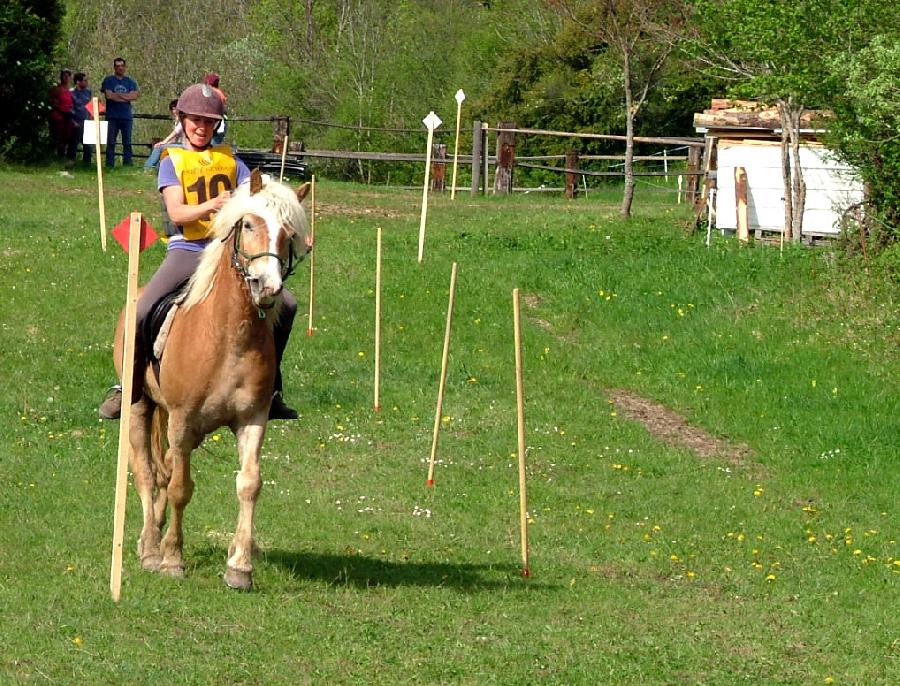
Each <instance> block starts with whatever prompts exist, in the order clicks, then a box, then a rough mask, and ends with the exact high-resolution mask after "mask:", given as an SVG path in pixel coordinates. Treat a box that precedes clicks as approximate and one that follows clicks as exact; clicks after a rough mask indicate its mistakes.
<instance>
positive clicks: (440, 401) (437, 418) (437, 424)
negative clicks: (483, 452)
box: [425, 262, 456, 486]
mask: <svg viewBox="0 0 900 686" xmlns="http://www.w3.org/2000/svg"><path fill="white" fill-rule="evenodd" d="M455 299H456V262H454V263H453V268H452V269H451V270H450V299H449V301H448V303H447V327H446V329H445V330H444V352H443V355H441V381H440V383H439V385H438V398H437V409H436V410H435V411H434V433H433V434H432V436H431V457H430V458H429V460H428V480H427V481H426V482H425V484H426V485H427V486H434V461H435V456H436V455H437V446H438V434H439V433H440V430H441V415H442V412H443V407H444V386H445V385H446V383H447V360H448V359H449V357H450V327H451V323H452V322H453V303H454V301H455Z"/></svg>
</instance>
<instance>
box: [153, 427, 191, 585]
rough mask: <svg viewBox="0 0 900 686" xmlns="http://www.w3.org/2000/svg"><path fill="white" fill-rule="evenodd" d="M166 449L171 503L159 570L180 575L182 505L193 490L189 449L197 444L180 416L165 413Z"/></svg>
mask: <svg viewBox="0 0 900 686" xmlns="http://www.w3.org/2000/svg"><path fill="white" fill-rule="evenodd" d="M168 434H169V449H168V450H167V451H166V458H165V465H166V466H167V467H169V468H170V469H171V477H170V478H169V488H168V492H167V495H168V500H169V505H170V506H171V513H170V514H171V517H170V519H169V528H168V529H166V535H165V536H163V539H162V543H161V545H160V549H161V551H162V555H163V558H162V564H161V565H160V568H159V569H160V571H161V572H163V573H165V574H169V575H170V576H184V553H183V546H184V534H183V530H182V524H183V521H184V509H185V508H186V507H187V505H188V503H189V502H190V501H191V496H192V495H193V493H194V482H193V480H192V479H191V452H193V450H194V448H196V447H197V446H198V445H199V444H200V440H199V439H197V437H195V436H194V435H193V434H192V433H191V432H190V431H188V430H187V429H186V427H185V425H184V422H183V421H182V420H181V419H180V417H175V416H174V415H171V416H170V417H169V431H168Z"/></svg>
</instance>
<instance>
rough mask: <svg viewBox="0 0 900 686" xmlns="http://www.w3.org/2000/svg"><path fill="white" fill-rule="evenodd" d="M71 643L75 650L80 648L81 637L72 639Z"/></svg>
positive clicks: (82, 642)
mask: <svg viewBox="0 0 900 686" xmlns="http://www.w3.org/2000/svg"><path fill="white" fill-rule="evenodd" d="M72 643H73V644H75V647H76V648H80V647H81V646H82V645H84V641H83V640H82V638H81V636H76V637H75V638H73V639H72Z"/></svg>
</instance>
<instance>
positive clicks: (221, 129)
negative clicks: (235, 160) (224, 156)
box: [205, 72, 228, 145]
mask: <svg viewBox="0 0 900 686" xmlns="http://www.w3.org/2000/svg"><path fill="white" fill-rule="evenodd" d="M205 80H206V83H207V85H209V86H212V89H213V91H215V93H216V95H218V96H219V98H220V99H221V100H222V121H221V122H219V125H218V126H217V127H216V132H215V134H214V135H213V139H212V144H213V145H221V144H222V141H224V140H225V132H226V131H227V130H228V117H227V116H226V115H225V108H226V106H227V105H228V96H227V95H225V91H223V90H222V89H221V88H219V75H218V74H216V73H215V72H210V73H209V74H207V75H206V79H205Z"/></svg>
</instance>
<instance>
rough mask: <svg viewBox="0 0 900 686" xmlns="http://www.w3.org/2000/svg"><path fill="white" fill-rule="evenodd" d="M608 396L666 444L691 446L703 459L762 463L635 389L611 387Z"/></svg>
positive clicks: (742, 464) (745, 448)
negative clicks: (641, 394)
mask: <svg viewBox="0 0 900 686" xmlns="http://www.w3.org/2000/svg"><path fill="white" fill-rule="evenodd" d="M606 395H607V396H608V397H609V399H610V400H612V401H613V403H615V405H616V407H617V408H618V409H619V411H620V412H622V414H623V415H624V416H626V417H627V418H629V419H633V420H634V421H637V422H640V423H641V424H643V425H644V427H645V428H646V429H647V431H649V432H650V433H651V434H652V435H653V436H655V437H656V438H658V439H659V440H660V441H662V442H663V443H665V444H666V445H671V446H674V447H681V448H689V449H690V450H693V451H694V452H695V453H697V455H699V456H700V457H703V458H718V459H723V460H725V461H726V462H728V463H729V464H732V465H734V466H737V467H748V466H750V465H752V466H753V467H754V470H756V469H757V468H758V467H759V465H756V464H754V463H753V451H752V450H751V449H750V447H749V446H747V445H745V444H743V443H741V444H734V443H731V442H729V441H726V440H723V439H721V438H716V437H715V436H713V435H711V434H709V433H707V432H706V431H704V430H703V429H699V428H697V427H695V426H690V425H689V424H688V423H687V422H686V421H685V420H684V417H682V416H681V415H680V414H678V413H677V412H675V411H674V410H670V409H669V408H668V407H665V406H664V405H660V404H658V403H655V402H653V401H651V400H647V399H646V398H642V397H640V396H639V395H635V394H634V393H632V392H631V391H628V390H625V389H622V388H609V389H607V390H606Z"/></svg>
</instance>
